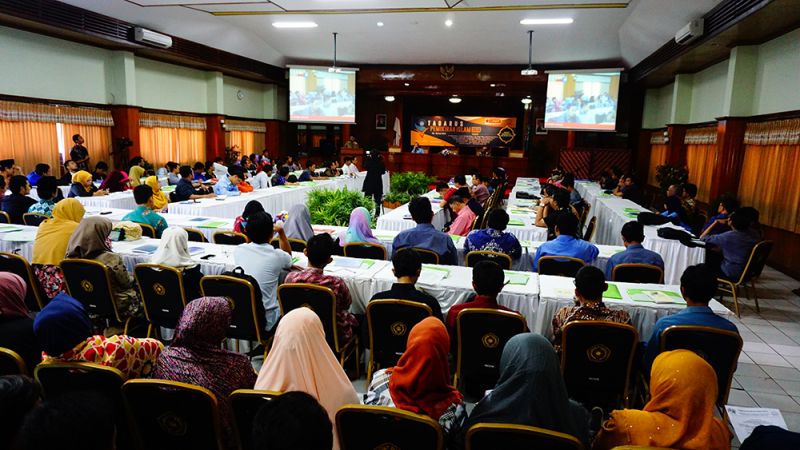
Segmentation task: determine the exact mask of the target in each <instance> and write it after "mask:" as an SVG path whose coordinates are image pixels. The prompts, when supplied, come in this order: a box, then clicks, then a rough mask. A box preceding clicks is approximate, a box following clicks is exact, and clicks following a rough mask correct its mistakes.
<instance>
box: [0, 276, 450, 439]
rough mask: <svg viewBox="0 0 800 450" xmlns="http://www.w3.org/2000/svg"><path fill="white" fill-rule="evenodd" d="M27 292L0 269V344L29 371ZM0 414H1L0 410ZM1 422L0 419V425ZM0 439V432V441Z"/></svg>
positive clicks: (32, 353) (35, 351)
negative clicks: (19, 358) (18, 357)
mask: <svg viewBox="0 0 800 450" xmlns="http://www.w3.org/2000/svg"><path fill="white" fill-rule="evenodd" d="M27 293H28V286H27V283H26V282H25V280H23V279H22V278H21V277H20V276H19V275H17V274H14V273H11V272H0V347H2V348H7V349H9V350H12V351H14V352H16V353H17V354H18V355H19V356H20V357H22V360H23V361H25V365H26V366H27V368H28V371H29V372H32V371H33V368H34V367H36V365H37V364H39V363H40V362H42V349H41V347H39V344H38V343H37V342H36V336H35V335H34V334H33V318H32V317H33V313H31V312H30V311H29V310H28V306H27V305H26V304H25V296H26V294H27ZM437 305H438V303H437ZM440 315H441V312H440ZM0 379H2V378H0ZM0 405H3V408H5V407H6V406H7V405H6V404H4V403H3V399H2V396H0ZM3 408H0V411H2V409H3ZM0 416H4V414H2V412H0ZM2 426H3V425H2V424H1V423H0V428H2ZM2 440H3V437H2V435H0V444H1V443H2Z"/></svg>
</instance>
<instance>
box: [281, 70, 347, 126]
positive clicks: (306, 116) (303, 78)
mask: <svg viewBox="0 0 800 450" xmlns="http://www.w3.org/2000/svg"><path fill="white" fill-rule="evenodd" d="M355 93H356V74H355V72H353V71H341V72H329V71H328V70H327V69H325V68H290V69H289V120H290V121H292V122H323V123H355V118H356V94H355Z"/></svg>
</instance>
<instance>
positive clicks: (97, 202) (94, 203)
mask: <svg viewBox="0 0 800 450" xmlns="http://www.w3.org/2000/svg"><path fill="white" fill-rule="evenodd" d="M75 198H76V199H77V200H78V201H79V202H81V204H82V205H83V206H84V207H95V208H120V209H127V210H132V209H136V201H135V200H134V199H133V191H125V192H114V193H113V194H108V195H99V196H97V197H75Z"/></svg>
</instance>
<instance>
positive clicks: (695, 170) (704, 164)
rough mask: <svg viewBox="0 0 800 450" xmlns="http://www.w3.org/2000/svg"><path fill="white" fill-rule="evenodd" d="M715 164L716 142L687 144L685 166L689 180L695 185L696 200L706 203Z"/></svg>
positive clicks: (708, 199)
mask: <svg viewBox="0 0 800 450" xmlns="http://www.w3.org/2000/svg"><path fill="white" fill-rule="evenodd" d="M716 164H717V144H687V145H686V167H687V168H688V169H689V182H690V183H694V184H696V185H697V200H699V201H701V202H704V203H708V202H709V201H711V199H710V198H709V195H710V192H711V178H712V175H713V173H714V168H715V167H716Z"/></svg>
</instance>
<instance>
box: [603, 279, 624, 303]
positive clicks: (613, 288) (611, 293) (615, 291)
mask: <svg viewBox="0 0 800 450" xmlns="http://www.w3.org/2000/svg"><path fill="white" fill-rule="evenodd" d="M603 298H611V299H614V300H622V294H620V292H619V288H618V287H617V285H616V284H614V283H608V289H606V291H605V292H603Z"/></svg>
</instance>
